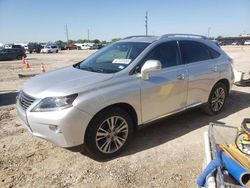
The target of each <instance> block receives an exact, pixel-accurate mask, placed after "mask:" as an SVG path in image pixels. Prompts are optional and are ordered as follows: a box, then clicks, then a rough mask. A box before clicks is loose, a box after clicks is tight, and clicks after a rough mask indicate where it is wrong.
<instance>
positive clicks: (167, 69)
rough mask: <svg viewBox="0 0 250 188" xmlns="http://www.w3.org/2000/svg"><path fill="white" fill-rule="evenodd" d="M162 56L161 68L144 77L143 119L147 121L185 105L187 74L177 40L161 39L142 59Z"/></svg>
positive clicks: (142, 85) (154, 58) (142, 87)
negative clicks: (146, 78)
mask: <svg viewBox="0 0 250 188" xmlns="http://www.w3.org/2000/svg"><path fill="white" fill-rule="evenodd" d="M147 60H159V61H160V62H161V63H162V70H161V71H159V72H154V73H151V74H150V78H149V79H148V80H141V109H142V121H143V122H144V123H147V122H149V121H152V120H154V119H157V118H159V117H161V116H164V115H166V114H168V113H171V112H174V111H176V110H178V109H181V108H182V107H184V106H185V105H186V99H187V80H188V75H187V71H186V68H185V65H182V64H181V61H180V56H179V49H178V45H177V41H170V42H166V43H162V44H160V45H159V46H157V47H155V48H154V49H153V50H152V51H151V52H150V53H149V54H148V55H147V56H146V58H145V59H144V60H143V62H145V61H147Z"/></svg>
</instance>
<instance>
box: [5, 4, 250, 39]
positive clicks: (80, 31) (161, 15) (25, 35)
mask: <svg viewBox="0 0 250 188" xmlns="http://www.w3.org/2000/svg"><path fill="white" fill-rule="evenodd" d="M146 11H148V14H149V29H148V30H149V34H150V35H162V34H166V33H196V34H202V35H207V33H208V28H210V36H219V35H222V36H237V35H239V34H247V33H250V0H237V1H236V0H207V1H205V0H171V1H170V0H154V1H153V0H148V1H147V0H137V1H136V0H123V1H122V0H106V1H104V0H99V1H98V0H89V1H86V0H72V1H70V0H68V1H66V0H40V1H38V0H36V1H35V0H0V43H11V42H29V41H33V42H47V41H55V40H63V41H66V35H65V25H66V24H67V25H68V31H69V38H70V39H73V40H76V39H84V38H87V33H88V32H87V31H88V29H89V31H90V39H95V38H98V39H101V40H110V39H112V38H119V37H125V36H129V35H139V34H145V23H144V20H145V12H146Z"/></svg>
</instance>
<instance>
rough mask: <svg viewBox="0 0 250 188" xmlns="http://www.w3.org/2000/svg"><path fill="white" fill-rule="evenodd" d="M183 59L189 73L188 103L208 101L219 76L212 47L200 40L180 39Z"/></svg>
mask: <svg viewBox="0 0 250 188" xmlns="http://www.w3.org/2000/svg"><path fill="white" fill-rule="evenodd" d="M179 45H180V50H181V54H182V60H183V62H184V63H185V64H186V65H187V71H188V75H189V80H188V96H187V105H193V104H199V103H204V102H207V100H208V96H209V94H210V91H211V89H212V87H213V85H214V84H215V83H216V81H217V80H218V78H219V72H218V67H217V62H216V60H213V59H212V57H211V52H210V49H209V48H210V47H208V46H206V45H205V44H203V43H201V42H198V41H191V40H190V41H189V40H186V41H179Z"/></svg>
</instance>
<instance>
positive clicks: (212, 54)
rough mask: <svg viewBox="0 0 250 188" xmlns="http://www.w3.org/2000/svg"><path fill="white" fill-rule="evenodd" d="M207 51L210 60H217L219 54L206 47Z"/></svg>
mask: <svg viewBox="0 0 250 188" xmlns="http://www.w3.org/2000/svg"><path fill="white" fill-rule="evenodd" d="M208 50H209V53H210V55H211V58H212V59H215V58H218V57H219V56H220V53H219V52H217V51H215V50H214V49H212V48H209V47H208Z"/></svg>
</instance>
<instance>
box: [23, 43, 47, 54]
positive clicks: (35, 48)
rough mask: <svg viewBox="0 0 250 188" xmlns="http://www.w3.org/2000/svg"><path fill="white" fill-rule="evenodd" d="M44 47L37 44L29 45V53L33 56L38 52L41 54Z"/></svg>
mask: <svg viewBox="0 0 250 188" xmlns="http://www.w3.org/2000/svg"><path fill="white" fill-rule="evenodd" d="M42 48H43V47H42V45H40V44H36V43H34V44H33V43H30V44H28V49H27V51H28V52H29V53H30V54H31V53H33V52H36V53H40V52H41V49H42Z"/></svg>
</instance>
